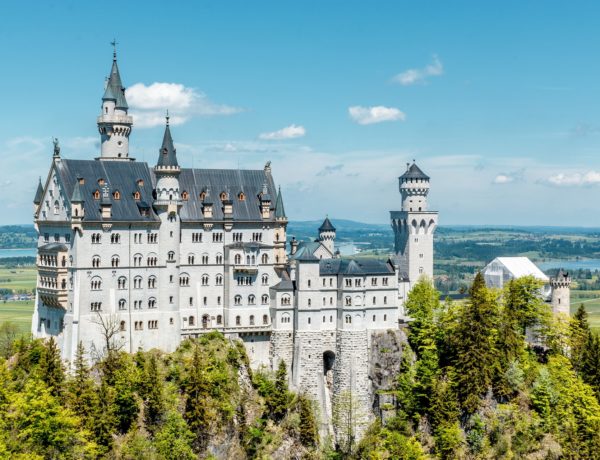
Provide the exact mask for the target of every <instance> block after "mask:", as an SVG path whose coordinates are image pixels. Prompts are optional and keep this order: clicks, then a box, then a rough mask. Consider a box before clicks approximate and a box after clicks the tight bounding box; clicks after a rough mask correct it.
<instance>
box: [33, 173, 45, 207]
mask: <svg viewBox="0 0 600 460" xmlns="http://www.w3.org/2000/svg"><path fill="white" fill-rule="evenodd" d="M43 198H44V187H43V186H42V178H41V177H40V178H39V181H38V186H37V190H36V192H35V197H34V199H33V204H36V205H37V204H40V203H41V202H42V199H43Z"/></svg>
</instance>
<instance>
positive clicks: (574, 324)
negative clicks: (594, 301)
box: [569, 304, 591, 372]
mask: <svg viewBox="0 0 600 460" xmlns="http://www.w3.org/2000/svg"><path fill="white" fill-rule="evenodd" d="M569 333H570V334H569V335H570V341H571V363H573V369H575V371H577V372H579V371H581V366H582V364H583V355H584V351H585V346H586V342H587V341H588V336H589V335H590V333H591V332H590V324H589V322H588V314H587V311H586V310H585V307H584V306H583V304H580V305H579V308H578V309H577V311H576V312H575V314H574V315H573V318H572V319H571V323H570V325H569Z"/></svg>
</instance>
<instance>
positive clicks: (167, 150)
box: [156, 118, 179, 167]
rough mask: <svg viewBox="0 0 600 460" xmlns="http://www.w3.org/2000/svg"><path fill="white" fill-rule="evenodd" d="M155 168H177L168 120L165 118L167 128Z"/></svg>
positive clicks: (175, 153)
mask: <svg viewBox="0 0 600 460" xmlns="http://www.w3.org/2000/svg"><path fill="white" fill-rule="evenodd" d="M156 165H157V166H168V167H177V166H179V164H178V163H177V152H176V150H175V146H174V145H173V137H171V129H170V128H169V119H168V118H167V126H166V127H165V134H164V136H163V141H162V146H161V147H160V150H159V153H158V162H157V163H156Z"/></svg>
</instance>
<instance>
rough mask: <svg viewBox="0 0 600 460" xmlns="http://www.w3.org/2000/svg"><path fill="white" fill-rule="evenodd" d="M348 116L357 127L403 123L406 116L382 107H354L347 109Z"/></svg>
mask: <svg viewBox="0 0 600 460" xmlns="http://www.w3.org/2000/svg"><path fill="white" fill-rule="evenodd" d="M348 114H349V115H350V118H352V120H354V121H355V122H356V123H358V124H359V125H372V124H374V123H381V122H383V121H404V120H405V119H406V115H405V114H404V112H402V111H401V110H400V109H397V108H395V107H384V106H382V105H377V106H374V107H362V106H360V105H355V106H352V107H349V108H348Z"/></svg>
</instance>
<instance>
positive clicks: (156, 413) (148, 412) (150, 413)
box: [141, 355, 165, 431]
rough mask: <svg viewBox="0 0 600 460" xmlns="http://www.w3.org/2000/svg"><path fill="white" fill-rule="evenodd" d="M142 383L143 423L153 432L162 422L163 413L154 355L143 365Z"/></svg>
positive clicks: (161, 390)
mask: <svg viewBox="0 0 600 460" xmlns="http://www.w3.org/2000/svg"><path fill="white" fill-rule="evenodd" d="M142 382H144V384H143V385H141V387H142V388H143V392H142V394H141V396H142V398H143V399H144V408H145V410H144V416H145V423H146V426H147V427H148V428H149V429H150V431H153V429H154V427H155V426H156V425H158V424H159V423H160V421H161V420H162V417H163V414H164V411H165V398H164V394H163V390H164V389H163V380H162V377H161V376H160V373H159V371H158V362H157V359H156V356H154V355H151V356H150V359H148V360H147V361H146V363H145V366H144V373H143V377H142Z"/></svg>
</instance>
